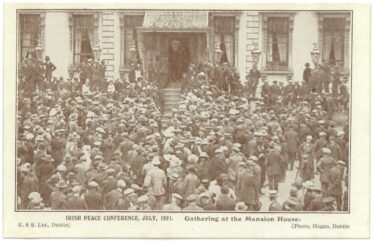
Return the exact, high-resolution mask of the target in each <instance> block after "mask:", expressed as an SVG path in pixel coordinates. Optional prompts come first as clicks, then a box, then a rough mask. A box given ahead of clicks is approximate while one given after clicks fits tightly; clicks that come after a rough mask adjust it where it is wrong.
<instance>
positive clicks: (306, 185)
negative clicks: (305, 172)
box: [303, 180, 314, 190]
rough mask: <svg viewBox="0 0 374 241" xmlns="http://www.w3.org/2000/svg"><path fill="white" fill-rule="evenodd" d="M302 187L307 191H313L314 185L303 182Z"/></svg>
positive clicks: (309, 182) (310, 182)
mask: <svg viewBox="0 0 374 241" xmlns="http://www.w3.org/2000/svg"><path fill="white" fill-rule="evenodd" d="M303 187H304V188H306V189H309V190H313V187H314V183H313V182H312V181H309V180H308V181H305V182H304V183H303Z"/></svg>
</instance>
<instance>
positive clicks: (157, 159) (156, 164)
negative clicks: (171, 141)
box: [151, 156, 161, 166]
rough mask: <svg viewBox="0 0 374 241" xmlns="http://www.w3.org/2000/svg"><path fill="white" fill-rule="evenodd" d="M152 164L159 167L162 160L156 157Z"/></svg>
mask: <svg viewBox="0 0 374 241" xmlns="http://www.w3.org/2000/svg"><path fill="white" fill-rule="evenodd" d="M151 164H152V165H154V166H158V165H160V164H161V162H160V158H159V157H158V156H155V157H154V158H153V159H152V161H151Z"/></svg>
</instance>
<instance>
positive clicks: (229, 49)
mask: <svg viewBox="0 0 374 241" xmlns="http://www.w3.org/2000/svg"><path fill="white" fill-rule="evenodd" d="M214 31H215V32H214V49H216V47H217V46H219V47H220V49H221V50H222V57H221V63H225V62H227V63H229V64H230V65H235V61H234V59H235V17H215V18H214Z"/></svg>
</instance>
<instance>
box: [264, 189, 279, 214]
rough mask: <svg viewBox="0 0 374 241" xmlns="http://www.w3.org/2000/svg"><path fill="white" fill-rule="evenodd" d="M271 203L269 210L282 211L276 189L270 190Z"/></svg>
mask: <svg viewBox="0 0 374 241" xmlns="http://www.w3.org/2000/svg"><path fill="white" fill-rule="evenodd" d="M268 196H269V200H270V205H269V210H268V211H269V212H279V211H282V210H283V209H282V205H281V204H280V203H279V202H278V200H277V197H278V196H279V194H278V192H277V191H276V190H269V192H268Z"/></svg>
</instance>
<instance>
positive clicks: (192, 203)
mask: <svg viewBox="0 0 374 241" xmlns="http://www.w3.org/2000/svg"><path fill="white" fill-rule="evenodd" d="M197 199H198V196H197V195H196V194H191V195H189V196H188V197H187V199H186V200H187V202H188V203H187V206H186V207H185V208H183V210H187V211H203V210H204V209H203V208H202V207H199V206H198V205H197V204H196V201H197Z"/></svg>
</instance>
